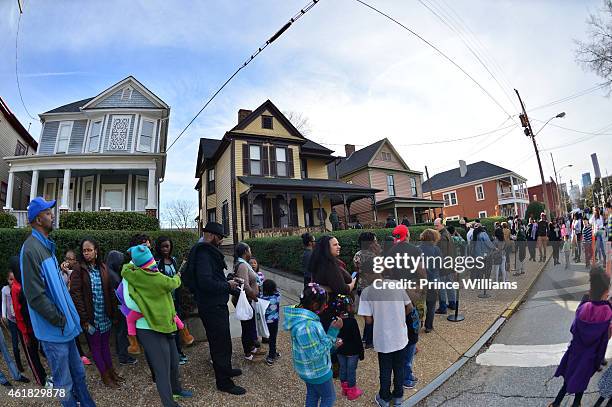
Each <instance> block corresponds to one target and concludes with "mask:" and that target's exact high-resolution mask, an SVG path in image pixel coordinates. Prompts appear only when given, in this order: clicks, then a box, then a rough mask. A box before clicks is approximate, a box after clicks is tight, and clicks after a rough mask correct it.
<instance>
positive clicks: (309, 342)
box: [283, 283, 343, 407]
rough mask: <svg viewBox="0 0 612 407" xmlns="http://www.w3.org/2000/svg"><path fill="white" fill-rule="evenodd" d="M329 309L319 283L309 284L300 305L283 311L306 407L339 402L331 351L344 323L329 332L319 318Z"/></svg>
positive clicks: (335, 324)
mask: <svg viewBox="0 0 612 407" xmlns="http://www.w3.org/2000/svg"><path fill="white" fill-rule="evenodd" d="M325 309H327V293H326V292H325V290H324V289H323V288H321V286H319V285H318V284H316V283H309V284H308V285H307V286H306V288H305V289H304V292H303V294H302V296H301V299H300V303H299V304H298V305H295V306H287V307H285V308H284V311H285V321H284V326H283V327H284V329H285V330H288V331H290V332H291V344H292V348H293V367H294V368H295V371H296V373H297V374H298V376H300V378H301V379H302V380H304V382H306V407H319V406H320V407H330V406H333V405H334V402H335V401H336V390H335V388H334V383H333V381H332V364H331V357H330V350H331V349H332V348H333V347H334V346H339V344H338V343H337V341H338V340H337V337H338V332H340V329H341V328H342V325H343V323H342V319H341V318H337V319H335V320H334V321H333V322H332V323H331V325H330V327H329V330H328V331H327V332H325V330H324V329H323V325H321V321H320V319H319V315H318V314H320V313H321V312H323V311H324V310H325Z"/></svg>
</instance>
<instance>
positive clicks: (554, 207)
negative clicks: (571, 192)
mask: <svg viewBox="0 0 612 407" xmlns="http://www.w3.org/2000/svg"><path fill="white" fill-rule="evenodd" d="M546 193H547V194H548V201H549V204H550V208H549V209H550V211H551V212H553V213H556V212H558V211H559V208H560V207H559V205H560V202H561V199H560V197H559V188H557V183H556V182H555V181H554V180H553V179H552V178H551V180H550V181H548V182H547V183H546ZM527 194H528V196H529V202H534V201H538V202H542V203H544V192H543V189H542V184H538V185H534V186H531V187H528V188H527Z"/></svg>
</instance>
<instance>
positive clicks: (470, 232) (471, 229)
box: [466, 228, 474, 244]
mask: <svg viewBox="0 0 612 407" xmlns="http://www.w3.org/2000/svg"><path fill="white" fill-rule="evenodd" d="M473 235H474V228H470V230H468V231H467V234H466V238H467V241H468V244H469V242H471V241H472V236H473Z"/></svg>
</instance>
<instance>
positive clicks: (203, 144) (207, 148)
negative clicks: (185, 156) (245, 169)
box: [195, 138, 223, 178]
mask: <svg viewBox="0 0 612 407" xmlns="http://www.w3.org/2000/svg"><path fill="white" fill-rule="evenodd" d="M222 142H223V139H214V138H201V139H200V147H199V148H198V161H196V173H195V178H199V176H200V172H201V166H202V164H203V163H204V161H205V160H210V159H211V158H212V157H214V155H215V153H216V152H217V150H218V149H219V146H220V145H221V143H222Z"/></svg>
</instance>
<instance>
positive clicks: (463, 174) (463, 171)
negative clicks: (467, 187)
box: [459, 160, 467, 178]
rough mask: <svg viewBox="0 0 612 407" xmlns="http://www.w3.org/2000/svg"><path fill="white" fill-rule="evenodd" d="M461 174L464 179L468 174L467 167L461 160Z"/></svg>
mask: <svg viewBox="0 0 612 407" xmlns="http://www.w3.org/2000/svg"><path fill="white" fill-rule="evenodd" d="M459 174H461V177H462V178H463V177H465V175H466V174H467V165H465V161H464V160H459Z"/></svg>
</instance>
